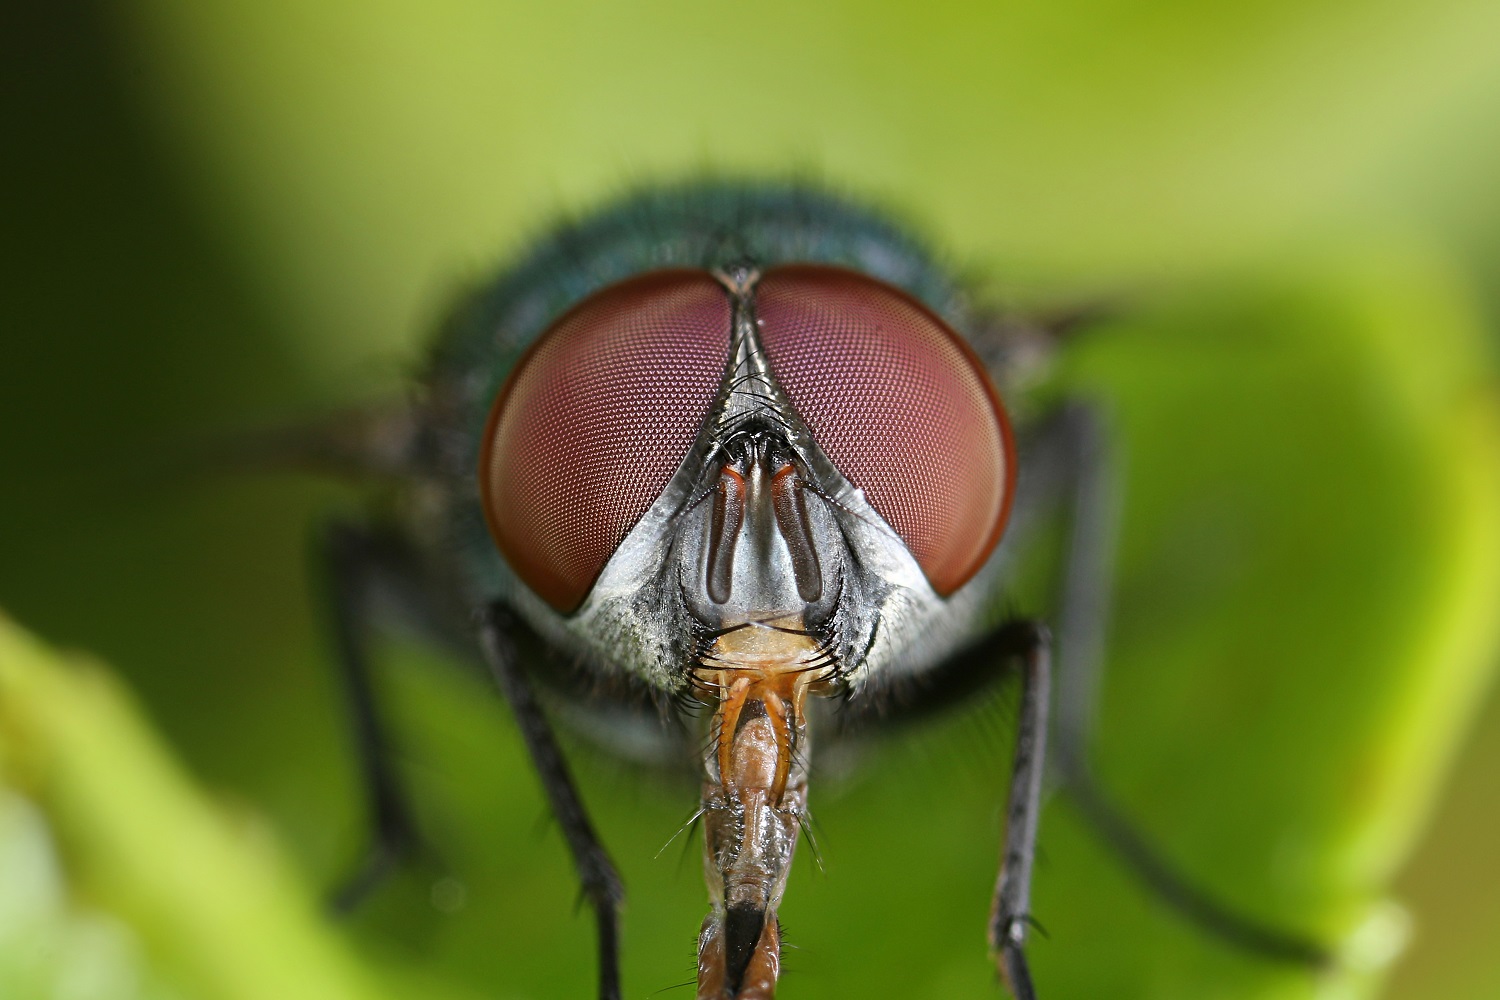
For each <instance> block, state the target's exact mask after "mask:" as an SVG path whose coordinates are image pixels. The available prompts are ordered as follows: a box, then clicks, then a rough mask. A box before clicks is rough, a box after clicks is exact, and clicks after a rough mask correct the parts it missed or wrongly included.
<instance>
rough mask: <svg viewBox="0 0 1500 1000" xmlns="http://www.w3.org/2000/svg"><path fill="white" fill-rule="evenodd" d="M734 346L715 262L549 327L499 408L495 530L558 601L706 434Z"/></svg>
mask: <svg viewBox="0 0 1500 1000" xmlns="http://www.w3.org/2000/svg"><path fill="white" fill-rule="evenodd" d="M728 356H729V299H728V297H727V296H726V294H725V292H724V289H723V288H721V287H720V286H719V284H718V282H716V281H715V280H714V279H713V277H712V276H710V275H709V274H707V273H706V272H703V271H659V272H654V273H652V274H647V275H642V276H641V277H638V278H633V279H631V280H629V281H625V282H622V283H620V284H618V285H614V286H611V287H610V288H606V289H604V290H603V291H600V292H597V293H596V294H594V295H592V296H591V297H589V298H588V299H586V300H584V301H583V302H582V303H581V304H579V305H578V306H577V307H575V308H574V309H573V310H572V311H571V312H569V313H568V314H567V315H565V316H563V317H562V318H561V319H560V320H558V321H557V322H556V323H555V324H553V326H552V328H551V329H549V330H548V331H547V332H546V333H545V334H543V335H542V336H541V337H540V338H539V339H538V340H537V342H536V343H535V344H533V345H532V346H531V349H530V350H529V351H527V353H526V355H525V356H524V357H523V358H522V359H521V361H520V362H519V363H518V364H517V365H516V368H515V371H513V372H512V373H511V375H510V378H509V379H508V380H507V381H506V383H505V387H504V388H503V389H502V390H501V391H500V395H499V397H498V398H497V399H496V400H495V406H494V409H493V410H491V411H490V422H489V428H488V429H487V430H486V432H485V437H484V445H483V448H482V449H481V451H480V459H479V484H480V490H481V492H482V494H483V498H484V512H485V517H486V518H487V519H488V521H489V525H490V533H491V534H492V535H494V538H495V543H496V544H497V545H498V546H499V547H500V551H501V553H503V554H504V556H505V558H506V560H507V561H508V562H509V563H510V565H511V568H512V569H514V570H515V572H516V574H517V575H518V576H519V577H520V578H521V579H522V580H523V581H525V583H526V584H527V586H529V587H531V589H532V590H534V591H536V592H537V594H538V595H539V596H540V597H541V598H542V599H543V600H545V601H546V602H547V603H548V604H550V605H552V606H553V607H554V608H556V609H557V610H559V611H562V612H568V611H572V610H574V609H575V608H577V607H578V605H579V604H580V603H582V601H583V598H584V596H585V595H587V594H588V592H589V588H590V587H592V586H593V584H594V580H595V579H596V578H597V577H598V576H599V573H600V571H601V570H603V569H604V564H605V563H606V562H607V561H608V560H609V557H610V556H611V555H613V554H614V551H615V549H616V548H617V547H618V546H619V544H620V542H621V540H622V539H624V537H625V535H626V534H627V533H629V531H630V529H631V528H632V527H634V526H635V523H636V522H637V521H638V520H640V517H641V515H642V514H644V513H645V512H646V510H647V508H649V507H650V506H651V504H652V503H653V502H654V501H655V500H656V498H657V497H659V496H660V495H661V492H662V490H664V489H665V488H666V485H667V483H668V482H669V481H670V480H671V478H672V474H673V473H674V472H676V471H677V467H678V465H679V464H680V463H681V462H682V459H683V457H684V456H685V455H686V454H687V451H688V448H689V447H691V445H692V443H693V439H694V438H695V437H696V436H697V434H698V430H699V427H700V426H701V424H702V422H703V418H704V416H705V415H706V414H707V412H708V408H709V406H710V404H711V403H712V402H713V399H714V396H715V394H716V393H717V392H718V390H719V383H720V382H721V381H722V380H723V377H724V366H725V364H726V362H727V360H728Z"/></svg>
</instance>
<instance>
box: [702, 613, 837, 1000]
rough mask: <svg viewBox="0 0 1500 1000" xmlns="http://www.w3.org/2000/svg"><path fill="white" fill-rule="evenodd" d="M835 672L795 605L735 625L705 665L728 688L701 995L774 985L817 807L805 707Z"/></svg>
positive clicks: (708, 766)
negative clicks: (801, 838)
mask: <svg viewBox="0 0 1500 1000" xmlns="http://www.w3.org/2000/svg"><path fill="white" fill-rule="evenodd" d="M832 676H833V664H832V659H831V657H830V656H829V655H828V651H827V649H826V648H825V647H824V645H823V644H822V643H820V642H819V641H818V640H817V638H816V637H815V636H814V635H812V634H810V633H809V631H808V630H807V629H805V628H803V623H802V620H801V618H800V617H799V616H796V615H788V616H782V617H776V618H770V619H766V620H764V621H758V622H753V623H746V624H745V627H737V628H730V629H727V630H724V631H723V632H721V633H719V634H718V635H717V636H716V637H715V638H714V639H713V642H712V645H711V646H710V647H709V649H707V650H706V651H705V652H704V654H703V655H702V656H701V657H700V660H699V666H698V667H697V668H696V669H695V670H694V677H695V680H696V682H697V684H698V685H699V686H700V688H701V689H703V690H704V691H705V693H712V694H714V695H716V696H717V706H716V708H715V711H714V716H713V722H712V727H711V734H712V739H711V740H710V742H709V745H708V746H707V747H706V748H705V753H704V773H705V780H704V783H703V802H702V810H703V818H704V868H705V875H706V876H707V880H708V885H709V892H710V897H711V902H712V909H711V911H710V912H709V915H708V918H707V919H706V920H705V921H704V925H703V931H702V933H701V935H700V936H699V955H698V996H699V997H700V998H711V1000H723V998H730V997H733V998H750V1000H755V998H767V1000H769V998H771V997H773V996H774V995H775V983H776V972H777V969H778V968H779V963H780V941H781V938H780V930H779V928H778V927H777V924H776V910H777V908H778V907H779V906H780V904H781V897H782V894H783V892H784V891H785V889H786V880H787V875H788V873H789V872H790V871H791V863H792V853H793V850H794V849H795V847H796V845H797V837H798V833H799V832H800V830H801V826H802V820H803V817H804V815H805V813H806V811H807V769H806V741H807V721H806V713H805V711H804V708H805V704H806V700H807V696H808V694H809V692H811V691H813V690H814V689H815V688H819V689H821V687H822V686H824V685H825V684H826V682H827V681H828V680H829V679H830V678H831V677H832Z"/></svg>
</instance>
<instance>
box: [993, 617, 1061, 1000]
mask: <svg viewBox="0 0 1500 1000" xmlns="http://www.w3.org/2000/svg"><path fill="white" fill-rule="evenodd" d="M986 645H990V646H991V649H992V651H993V652H996V653H1000V654H1002V655H1004V656H1005V658H1006V659H1012V660H1014V661H1016V662H1019V664H1020V667H1021V704H1020V711H1019V714H1018V718H1017V723H1016V754H1015V758H1014V760H1013V762H1012V764H1011V775H1010V796H1009V801H1008V802H1007V803H1006V808H1005V846H1004V848H1003V850H1002V853H1001V861H1000V875H999V878H997V879H996V881H995V901H994V906H993V908H992V909H991V911H990V928H989V939H990V951H991V953H992V954H993V955H994V956H995V960H996V964H997V965H998V966H999V969H1000V975H1001V977H1002V978H1004V980H1005V984H1006V985H1007V986H1008V987H1010V991H1011V993H1012V994H1013V995H1014V996H1015V998H1016V1000H1036V990H1035V989H1034V988H1033V987H1032V985H1031V970H1030V969H1029V968H1028V967H1027V965H1026V951H1025V946H1026V933H1027V931H1028V930H1029V929H1030V926H1031V867H1032V862H1033V861H1034V860H1035V857H1036V827H1037V818H1038V815H1039V814H1040V812H1041V806H1042V770H1043V767H1044V765H1045V762H1046V755H1047V705H1048V700H1049V699H1048V687H1049V686H1050V683H1051V673H1052V636H1051V634H1050V633H1048V631H1047V628H1046V626H1045V625H1041V624H1038V623H1034V622H1017V623H1014V624H1012V625H1008V626H1006V627H1005V628H1004V629H1002V630H1001V631H1000V632H999V633H998V634H997V635H996V636H995V637H994V639H992V640H991V643H987V644H986ZM995 646H998V647H999V648H998V649H996V648H994V647H995Z"/></svg>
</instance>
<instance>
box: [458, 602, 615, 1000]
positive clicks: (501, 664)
mask: <svg viewBox="0 0 1500 1000" xmlns="http://www.w3.org/2000/svg"><path fill="white" fill-rule="evenodd" d="M478 624H479V639H480V645H481V647H482V648H483V650H484V659H485V663H486V664H488V666H489V668H490V673H491V674H492V675H493V677H494V679H495V684H496V685H497V686H498V687H499V688H500V693H501V694H502V695H504V696H505V700H506V701H507V702H509V703H510V707H511V711H513V712H514V713H515V716H516V723H517V724H518V726H519V727H520V730H521V738H522V740H523V741H524V742H525V743H526V749H527V751H528V752H529V753H530V754H531V762H532V765H533V766H534V767H535V768H536V772H537V776H538V777H540V778H541V780H542V790H543V791H544V792H545V793H546V795H547V802H548V804H549V805H550V806H551V807H552V814H553V815H554V816H556V817H557V823H558V826H560V827H561V828H562V833H563V838H564V839H565V840H566V841H567V843H568V851H569V853H570V854H572V856H573V867H574V869H575V870H576V871H577V872H578V880H579V882H580V883H581V884H582V887H583V894H584V896H585V897H587V898H588V901H589V905H590V906H591V907H593V910H594V920H595V922H596V924H597V925H598V934H599V1000H619V997H620V941H619V909H620V904H621V903H622V902H623V901H624V899H625V887H624V885H623V884H622V883H621V881H620V876H619V874H618V873H617V872H616V871H615V866H614V863H613V862H612V861H610V859H609V855H608V854H607V853H606V852H605V850H604V845H603V844H601V843H600V842H599V836H598V834H596V833H595V832H594V826H593V824H592V823H591V822H590V821H589V817H588V813H587V811H586V810H585V809H584V807H583V800H582V799H581V798H580V797H579V795H578V788H577V786H576V785H575V784H574V782H573V776H572V774H571V773H570V772H569V770H568V763H567V761H566V760H565V759H564V758H563V755H562V750H561V748H560V747H559V746H558V745H557V738H556V737H555V736H553V734H552V727H551V725H550V724H548V722H547V717H546V716H545V715H544V714H543V713H542V707H541V704H540V703H539V702H538V700H537V697H536V691H535V690H534V689H533V687H532V685H531V681H530V679H529V678H527V676H526V674H525V672H524V671H523V670H522V669H521V667H520V664H519V663H518V662H517V657H516V650H515V644H514V642H513V641H512V638H511V632H512V630H513V629H514V627H515V626H514V623H513V621H512V619H511V614H510V611H509V610H508V609H506V608H505V607H504V606H502V605H500V604H490V605H488V606H486V607H484V608H482V609H481V610H480V612H479V615H478Z"/></svg>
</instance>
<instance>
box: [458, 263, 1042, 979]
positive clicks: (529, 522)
mask: <svg viewBox="0 0 1500 1000" xmlns="http://www.w3.org/2000/svg"><path fill="white" fill-rule="evenodd" d="M716 354H717V357H716V356H715V355H716ZM595 371H597V374H592V375H591V374H589V373H591V372H595ZM663 373H665V376H664V375H663ZM710 374H711V375H712V377H710ZM643 377H644V378H645V379H647V380H648V384H647V386H646V387H645V388H643V387H642V382H641V379H642V378H643ZM653 380H654V381H655V382H656V383H660V382H661V381H663V380H665V381H669V382H672V383H673V384H671V385H669V386H662V385H660V384H650V383H651V381H653ZM799 403H800V406H799ZM803 407H805V408H806V411H807V415H806V416H804V414H803V412H802V408H803ZM621 413H624V414H626V419H625V420H624V421H621V423H619V424H616V425H614V426H606V427H600V426H599V424H601V423H604V422H605V421H608V420H611V419H618V417H619V415H620V414H621ZM632 420H633V421H634V423H635V424H636V425H637V427H636V428H631V427H630V426H628V425H629V423H630V422H631V421H632ZM643 424H644V425H650V427H651V430H650V431H649V432H647V433H646V434H642V433H641V431H640V430H639V429H638V428H639V426H640V425H643ZM684 427H689V428H691V429H692V431H693V436H692V438H691V440H690V441H688V442H687V443H686V444H685V445H683V444H680V443H679V442H681V441H682V439H683V438H684V437H685V436H686V435H685V434H684V433H683V432H682V429H683V428H684ZM673 432H675V436H674V434H673ZM632 435H636V436H635V437H634V438H633V440H630V441H627V442H622V441H620V440H617V438H618V437H621V436H624V437H631V436H632ZM559 439H564V440H567V441H569V442H570V445H569V447H568V448H566V449H563V451H564V456H555V455H554V453H555V452H557V451H558V450H559V449H558V446H557V444H556V442H557V441H558V440H559ZM1009 440H1010V438H1009V431H1008V427H1007V423H1006V418H1005V415H1004V412H1003V410H1002V409H1001V408H1000V406H999V403H998V400H997V398H996V396H995V394H994V392H993V390H992V389H991V387H990V384H989V381H988V379H987V377H986V376H985V374H984V372H983V370H982V368H980V367H979V365H978V364H977V362H976V361H975V359H974V357H973V355H972V353H970V352H968V351H967V350H966V349H965V348H964V345H963V343H962V341H960V340H959V339H958V338H957V337H956V335H954V334H953V333H952V332H951V331H950V330H949V329H948V328H947V327H946V325H945V324H943V322H942V321H941V320H939V319H938V318H937V317H936V316H934V315H933V314H932V313H931V312H930V311H929V310H927V309H926V308H924V307H923V306H921V305H920V304H919V303H917V302H915V301H914V300H912V299H911V298H910V297H909V296H906V295H904V294H903V293H901V292H899V291H898V290H896V289H894V288H892V287H890V286H889V285H886V284H884V283H882V282H879V281H877V280H874V279H872V278H869V277H867V276H865V275H862V274H859V273H857V272H854V271H850V270H846V269H842V268H834V267H829V266H814V265H806V264H797V265H783V266H780V267H773V268H771V269H769V270H767V271H766V272H765V273H762V272H761V271H760V270H759V269H758V268H757V267H756V266H755V265H754V264H752V263H744V262H742V263H739V264H733V265H729V266H727V267H725V268H723V269H715V270H714V271H712V272H709V271H670V272H657V273H653V274H648V275H646V276H644V277H641V278H636V279H631V280H628V281H626V282H625V283H623V284H617V285H614V286H611V287H608V288H606V289H604V290H602V291H600V292H598V293H596V294H595V295H594V296H592V297H591V298H589V299H587V300H585V302H584V303H582V304H581V305H580V306H578V307H576V308H575V309H574V310H573V311H571V312H570V313H569V314H568V315H567V316H565V317H564V318H563V319H562V320H560V321H559V322H558V323H557V324H555V325H554V326H553V327H552V328H551V329H550V330H549V331H548V332H547V333H545V334H544V335H543V337H542V338H541V339H540V340H539V341H538V342H537V344H536V345H535V346H534V347H533V348H532V349H531V351H530V352H529V353H528V354H527V356H526V357H525V358H523V359H522V360H521V362H520V363H519V364H518V366H517V368H516V370H515V372H514V373H513V374H512V375H511V376H510V379H509V380H508V382H507V383H506V386H505V387H504V388H503V389H502V390H501V391H500V393H499V394H498V396H497V400H496V403H495V406H494V409H493V411H492V413H491V415H490V419H489V422H488V430H487V432H486V435H485V438H484V441H483V444H482V446H481V455H480V460H479V465H480V483H481V493H482V498H483V501H484V510H485V514H486V516H487V520H488V524H489V526H490V529H491V532H492V534H493V535H494V538H495V541H496V543H497V545H498V547H499V549H500V551H501V552H503V553H504V554H505V556H506V558H507V561H508V563H509V565H510V567H511V568H512V569H513V570H514V572H515V573H516V575H517V576H518V577H519V578H520V581H521V582H522V583H523V584H525V585H526V587H527V588H528V589H529V590H530V591H531V593H532V595H534V596H535V598H537V599H538V600H535V601H526V598H525V597H524V596H523V597H522V601H523V602H525V603H523V606H525V607H527V608H528V609H529V611H530V614H531V615H532V616H533V618H534V620H535V622H536V624H537V626H538V627H539V629H542V630H544V631H545V632H546V633H548V634H550V635H552V636H554V637H556V641H558V642H560V643H563V644H567V645H571V646H572V647H573V648H575V649H576V650H577V651H579V652H580V653H582V654H583V655H585V656H587V657H590V658H591V659H592V660H596V661H598V662H600V663H601V664H602V665H603V669H606V670H608V669H621V668H623V669H626V670H636V671H638V672H640V673H641V674H642V675H643V676H644V677H646V678H648V679H649V680H650V681H651V682H652V683H655V684H658V685H662V686H663V687H664V688H665V690H666V691H668V692H672V693H678V692H682V691H684V690H686V691H690V692H692V693H693V694H695V695H696V696H698V697H699V698H700V699H702V700H704V701H706V702H707V703H708V704H710V705H711V706H712V707H713V713H712V722H711V724H710V727H709V732H708V734H707V737H708V739H707V746H708V751H707V752H706V754H705V758H704V770H705V782H704V789H703V798H702V803H701V815H702V817H703V820H704V829H705V836H706V859H705V869H706V874H707V878H708V883H709V888H710V896H711V899H712V904H713V909H712V911H711V912H710V914H709V917H708V919H707V920H706V921H705V924H704V927H703V931H702V937H701V940H700V959H699V964H700V990H701V992H702V995H704V996H719V995H729V996H734V995H739V996H745V997H752V996H765V995H770V990H771V989H772V988H773V986H774V982H775V978H776V977H775V969H776V964H777V960H778V942H777V936H778V932H777V926H776V921H775V912H776V907H777V905H778V904H779V902H780V900H781V896H782V892H783V890H784V888H785V883H786V877H787V873H788V871H789V869H790V864H791V859H792V853H793V848H794V847H795V844H796V840H797V836H798V833H799V831H800V828H801V824H802V822H803V817H804V813H805V809H806V803H807V794H808V790H807V770H806V762H807V755H808V749H809V725H808V714H809V712H808V709H809V697H810V696H811V697H816V696H834V695H838V696H845V697H847V696H850V695H852V694H853V693H854V692H857V691H858V690H859V689H860V687H861V685H863V684H866V683H868V682H869V679H870V678H871V677H872V676H878V675H879V673H880V672H881V671H882V670H892V669H896V668H897V667H898V666H899V665H900V664H901V662H902V661H903V659H905V660H910V659H912V656H911V654H912V652H913V650H914V649H915V647H916V646H918V645H919V644H920V642H921V640H922V638H924V637H930V636H931V635H932V634H933V632H934V630H935V629H936V628H938V627H939V626H940V624H942V620H943V619H944V618H945V617H950V616H951V614H952V612H951V610H950V608H951V606H950V604H949V603H948V602H947V600H946V598H947V597H948V596H950V595H951V594H952V593H953V592H954V591H955V590H957V589H958V588H959V587H961V586H962V585H963V584H964V583H966V582H967V581H968V580H969V579H970V578H972V577H973V576H974V574H975V573H976V572H977V571H978V569H979V568H980V566H981V565H983V563H984V561H985V560H986V559H987V558H988V556H989V555H990V553H991V551H992V550H993V549H994V547H995V544H996V542H997V541H998V539H999V535H1000V532H1001V530H1002V527H1003V524H1004V520H1005V516H1006V512H1007V508H1008V503H1009V495H1010V482H1011V476H1010V472H1011V468H1012V465H1013V458H1012V456H1011V453H1010V446H1009ZM575 441H579V442H582V447H583V449H584V450H583V452H582V453H578V452H575V451H572V450H571V449H572V448H576V447H578V445H576V444H572V442H575ZM653 441H654V442H655V443H654V444H653ZM824 442H827V444H826V446H825V443H824ZM674 444H675V445H676V448H675V449H674V448H673V445H674ZM834 455H837V456H839V460H835V458H834V457H833V456H834ZM539 456H545V457H539ZM955 456H957V457H955ZM558 457H563V458H564V460H565V461H566V462H567V463H568V464H569V465H570V466H571V467H572V468H573V469H575V470H578V471H577V472H571V471H570V472H563V473H562V474H561V478H562V479H563V480H564V481H565V482H564V483H560V482H559V476H558V475H557V474H554V473H553V472H552V471H551V464H552V463H553V462H555V461H557V460H558ZM621 466H623V467H624V470H625V471H623V472H622V471H621V468H620V467H621ZM673 466H675V468H672V467H673ZM669 469H670V470H671V475H670V477H669V478H667V476H666V474H667V472H668V470H669ZM845 470H848V471H847V472H846V471H845ZM575 475H576V476H577V477H578V479H579V480H580V481H581V485H582V491H581V493H575V492H573V491H574V490H575V489H577V488H578V487H577V486H575V485H574V483H573V479H572V478H571V477H573V476H575ZM631 475H634V476H637V477H638V478H637V480H630V479H629V478H628V477H629V476H631ZM664 478H665V479H666V484H665V486H655V487H653V485H652V484H653V483H654V482H658V481H660V480H662V479H664ZM622 481H623V482H625V483H627V484H629V485H628V486H626V487H625V488H623V489H622V487H621V486H620V485H618V484H619V483H621V482H622ZM637 481H638V482H639V483H641V486H640V487H639V488H637V487H635V485H634V483H635V482H637ZM856 481H857V482H858V484H859V485H856ZM653 488H655V489H657V490H658V491H659V495H657V496H655V497H654V498H651V500H650V503H649V506H646V507H645V510H644V511H643V512H640V513H638V514H637V513H636V508H638V507H640V506H641V505H642V503H643V502H644V501H645V499H646V498H648V497H650V495H651V490H652V489H653ZM622 497H630V498H633V499H632V500H631V501H626V500H623V499H622ZM632 517H635V518H637V519H636V520H635V521H634V523H633V524H628V525H627V523H626V522H627V521H629V520H630V519H631V518H632ZM627 527H628V530H625V529H626V528H627ZM622 530H623V532H624V533H623V536H621V532H622ZM616 538H618V541H616ZM580 539H581V540H580ZM612 544H613V548H611V545H612ZM756 984H759V985H756Z"/></svg>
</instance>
